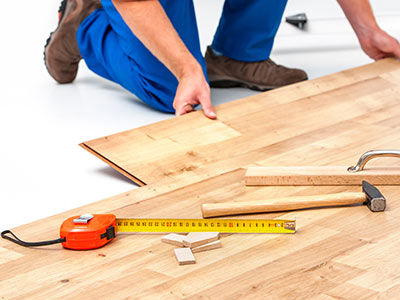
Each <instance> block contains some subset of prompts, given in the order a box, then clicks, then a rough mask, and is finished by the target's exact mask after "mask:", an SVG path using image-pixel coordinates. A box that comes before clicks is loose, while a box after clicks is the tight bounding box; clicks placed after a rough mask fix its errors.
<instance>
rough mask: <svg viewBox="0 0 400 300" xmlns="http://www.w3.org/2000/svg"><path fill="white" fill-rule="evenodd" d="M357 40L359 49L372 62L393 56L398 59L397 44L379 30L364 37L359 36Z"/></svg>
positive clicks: (398, 47)
mask: <svg viewBox="0 0 400 300" xmlns="http://www.w3.org/2000/svg"><path fill="white" fill-rule="evenodd" d="M359 40H360V44H361V48H362V49H363V50H364V52H365V53H366V54H367V55H368V56H369V57H371V58H372V59H374V60H379V59H382V58H385V57H393V56H395V57H399V58H400V44H399V42H398V41H397V40H396V39H395V38H393V37H392V36H390V35H389V34H387V33H386V32H385V31H383V30H381V29H378V30H377V31H375V32H374V33H372V34H368V35H366V36H365V37H360V36H359Z"/></svg>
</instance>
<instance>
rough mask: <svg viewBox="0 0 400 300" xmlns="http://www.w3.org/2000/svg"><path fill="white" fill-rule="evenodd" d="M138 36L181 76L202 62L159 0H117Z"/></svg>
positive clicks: (121, 11)
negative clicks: (186, 43) (179, 33)
mask: <svg viewBox="0 0 400 300" xmlns="http://www.w3.org/2000/svg"><path fill="white" fill-rule="evenodd" d="M113 3H114V5H115V7H116V8H117V10H118V12H119V13H120V14H121V16H122V18H123V19H124V21H125V23H126V24H127V25H128V26H129V28H130V29H131V30H132V32H133V33H134V34H135V35H136V36H137V38H138V39H139V40H140V41H141V42H142V43H143V44H144V45H145V46H146V48H147V49H149V51H150V52H151V53H152V54H153V55H154V56H155V57H157V58H158V59H159V60H160V61H161V62H162V63H163V64H164V65H165V66H166V67H167V68H168V69H169V70H170V71H171V72H172V73H173V74H174V75H175V77H176V78H177V79H178V80H180V79H181V78H182V77H184V76H185V75H186V74H187V73H188V72H193V71H196V70H198V71H200V72H202V71H201V66H200V64H199V63H198V62H197V60H196V59H195V58H194V57H193V55H192V54H191V53H190V51H189V50H188V49H187V48H186V46H185V44H184V43H183V42H182V40H181V38H180V37H179V35H178V33H177V32H176V30H175V28H174V27H173V26H172V24H171V22H170V20H169V19H168V16H167V15H166V13H165V11H164V9H163V7H162V6H161V4H160V3H159V1H157V0H140V1H139V0H113Z"/></svg>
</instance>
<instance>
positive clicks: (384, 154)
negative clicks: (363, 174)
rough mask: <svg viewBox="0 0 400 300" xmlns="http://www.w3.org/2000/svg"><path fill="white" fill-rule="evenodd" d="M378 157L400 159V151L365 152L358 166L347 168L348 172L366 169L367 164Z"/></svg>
mask: <svg viewBox="0 0 400 300" xmlns="http://www.w3.org/2000/svg"><path fill="white" fill-rule="evenodd" d="M376 157H399V158H400V150H371V151H368V152H365V153H364V154H363V155H361V157H360V159H359V160H358V162H357V165H355V166H351V167H348V168H347V171H349V172H351V173H355V172H359V171H362V170H363V169H364V166H365V164H366V163H367V162H368V161H370V160H371V159H373V158H376Z"/></svg>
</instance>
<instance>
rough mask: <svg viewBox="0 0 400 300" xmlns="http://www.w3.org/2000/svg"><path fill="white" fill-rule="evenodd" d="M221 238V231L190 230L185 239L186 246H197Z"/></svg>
mask: <svg viewBox="0 0 400 300" xmlns="http://www.w3.org/2000/svg"><path fill="white" fill-rule="evenodd" d="M218 239H219V232H190V233H189V234H188V235H187V236H186V237H185V238H184V239H183V245H184V246H185V247H190V248H195V247H198V246H201V245H204V244H208V243H211V242H213V241H216V240H218Z"/></svg>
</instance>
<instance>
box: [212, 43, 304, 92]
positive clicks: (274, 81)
mask: <svg viewBox="0 0 400 300" xmlns="http://www.w3.org/2000/svg"><path fill="white" fill-rule="evenodd" d="M205 59H206V65H207V73H208V79H209V81H210V86H211V87H236V86H242V87H246V88H249V89H252V90H256V91H266V90H271V89H275V88H278V87H281V86H285V85H288V84H292V83H296V82H299V81H303V80H306V79H307V74H306V73H305V72H304V71H303V70H300V69H290V68H286V67H284V66H281V65H277V64H276V63H274V62H273V61H272V60H271V59H267V60H263V61H258V62H243V61H238V60H234V59H231V58H229V57H226V56H223V55H216V54H215V53H214V51H213V50H212V48H211V47H210V46H209V47H207V52H206V55H205Z"/></svg>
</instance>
